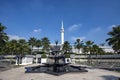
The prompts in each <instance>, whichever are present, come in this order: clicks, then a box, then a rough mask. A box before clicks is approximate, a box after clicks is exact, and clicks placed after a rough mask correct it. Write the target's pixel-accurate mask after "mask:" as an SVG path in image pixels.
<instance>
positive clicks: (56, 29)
mask: <svg viewBox="0 0 120 80" xmlns="http://www.w3.org/2000/svg"><path fill="white" fill-rule="evenodd" d="M119 4H120V0H0V22H1V23H2V24H3V25H5V26H6V27H7V30H6V32H7V34H8V35H9V36H10V39H20V38H24V39H26V40H28V39H29V38H30V37H36V38H38V39H41V38H43V37H48V38H49V39H50V41H51V43H54V41H55V40H58V41H59V42H60V28H61V21H62V20H63V22H64V28H65V40H67V41H69V42H70V43H71V44H73V42H74V41H75V39H76V38H80V39H81V40H83V41H87V40H92V41H94V42H95V43H96V44H100V43H105V39H106V38H108V37H109V36H108V35H107V32H109V31H111V28H112V27H113V26H116V25H119V24H120V5H119Z"/></svg>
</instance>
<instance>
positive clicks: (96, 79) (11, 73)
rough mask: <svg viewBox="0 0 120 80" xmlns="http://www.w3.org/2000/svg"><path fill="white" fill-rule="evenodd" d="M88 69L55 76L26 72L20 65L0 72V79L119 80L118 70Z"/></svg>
mask: <svg viewBox="0 0 120 80" xmlns="http://www.w3.org/2000/svg"><path fill="white" fill-rule="evenodd" d="M29 66H33V65H29ZM87 70H88V72H81V73H67V74H64V75H60V76H54V75H50V74H46V73H25V67H19V68H12V69H10V70H7V71H3V72H0V80H119V79H118V78H119V77H120V73H118V72H113V71H107V70H102V69H90V68H87Z"/></svg>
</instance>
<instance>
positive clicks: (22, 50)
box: [18, 39, 29, 55]
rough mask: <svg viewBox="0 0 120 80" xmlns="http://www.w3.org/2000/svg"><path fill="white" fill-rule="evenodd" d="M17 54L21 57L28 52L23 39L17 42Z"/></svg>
mask: <svg viewBox="0 0 120 80" xmlns="http://www.w3.org/2000/svg"><path fill="white" fill-rule="evenodd" d="M18 52H19V54H20V55H23V54H25V53H28V52H29V46H28V44H27V42H26V40H25V39H20V40H18Z"/></svg>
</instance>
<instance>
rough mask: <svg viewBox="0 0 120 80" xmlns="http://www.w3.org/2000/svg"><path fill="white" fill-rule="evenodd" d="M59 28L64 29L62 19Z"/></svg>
mask: <svg viewBox="0 0 120 80" xmlns="http://www.w3.org/2000/svg"><path fill="white" fill-rule="evenodd" d="M61 29H64V28H63V21H61Z"/></svg>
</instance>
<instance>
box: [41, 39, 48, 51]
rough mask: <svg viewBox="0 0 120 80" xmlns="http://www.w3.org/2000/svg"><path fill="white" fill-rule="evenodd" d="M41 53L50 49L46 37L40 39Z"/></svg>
mask: <svg viewBox="0 0 120 80" xmlns="http://www.w3.org/2000/svg"><path fill="white" fill-rule="evenodd" d="M41 41H42V47H43V51H45V52H47V51H49V48H50V40H49V39H48V38H47V37H44V38H42V39H41Z"/></svg>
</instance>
